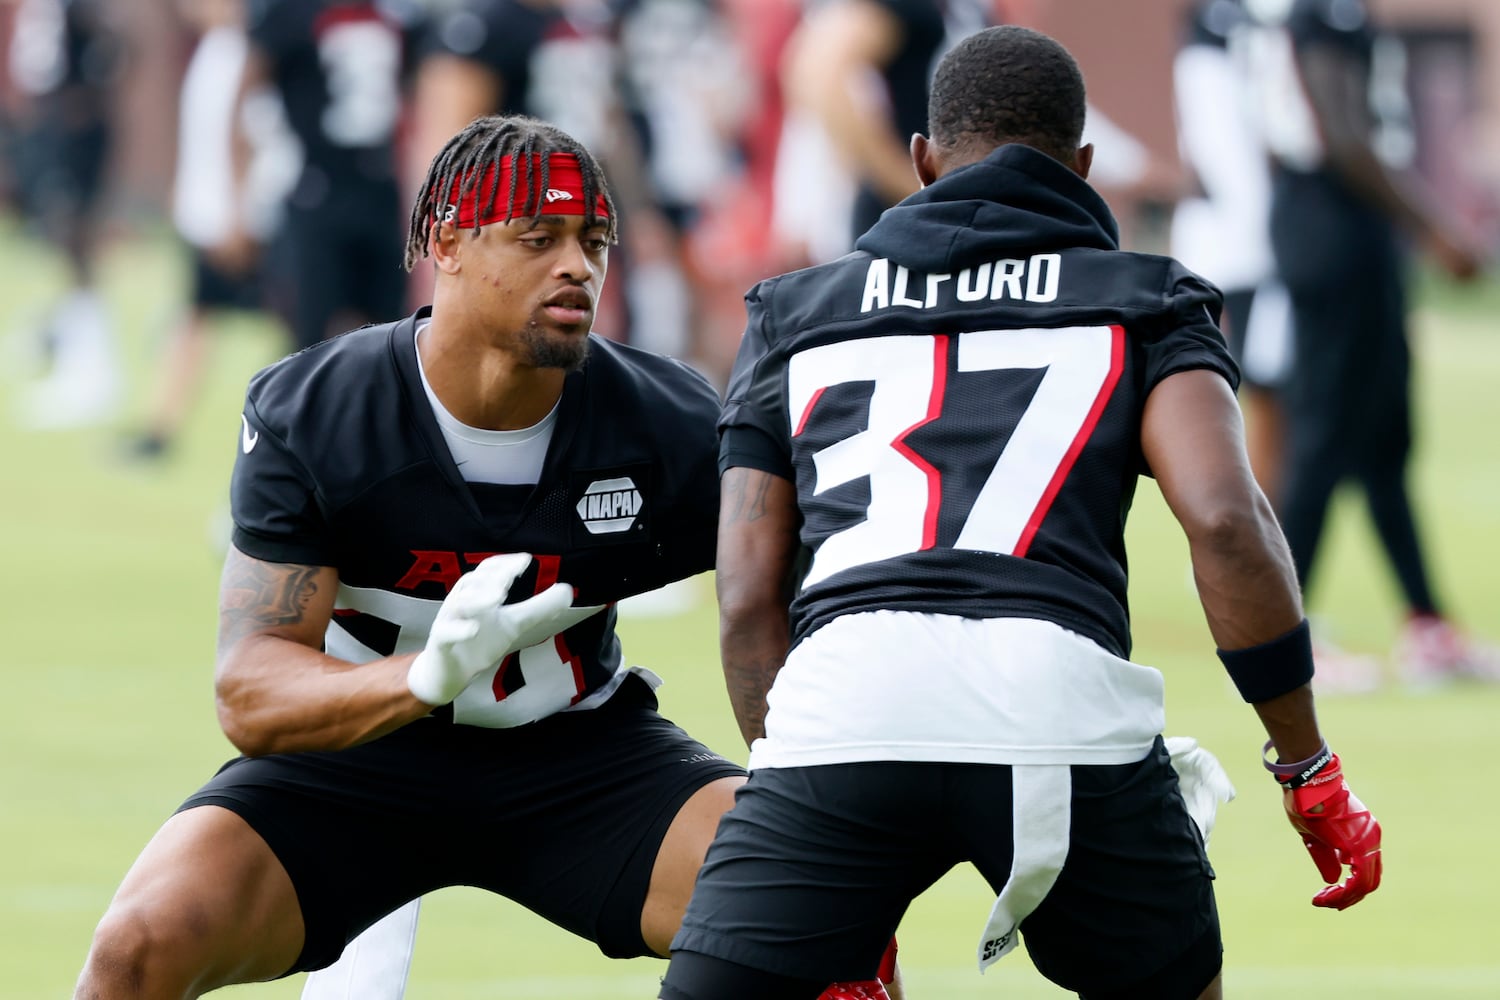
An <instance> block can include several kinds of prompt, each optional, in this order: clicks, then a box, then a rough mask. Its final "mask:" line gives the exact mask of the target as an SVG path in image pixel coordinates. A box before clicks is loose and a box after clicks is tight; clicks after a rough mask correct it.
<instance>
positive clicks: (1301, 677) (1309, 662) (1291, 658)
mask: <svg viewBox="0 0 1500 1000" xmlns="http://www.w3.org/2000/svg"><path fill="white" fill-rule="evenodd" d="M1218 652H1219V660H1220V662H1222V663H1223V664H1224V669H1225V670H1227V671H1229V679H1230V680H1232V681H1234V686H1235V687H1237V688H1239V690H1240V697H1241V698H1244V699H1245V700H1246V701H1248V702H1252V703H1253V702H1257V701H1270V700H1271V699H1272V698H1278V697H1280V696H1281V695H1284V694H1286V693H1287V692H1288V691H1295V690H1296V689H1297V688H1299V687H1301V686H1302V685H1304V684H1306V683H1307V682H1308V681H1310V680H1312V676H1313V656H1312V631H1311V630H1310V629H1309V628H1308V625H1307V619H1306V618H1304V619H1302V621H1301V622H1300V623H1299V624H1298V625H1297V627H1296V628H1294V629H1292V630H1291V631H1290V632H1288V633H1286V634H1285V635H1281V636H1277V637H1276V638H1275V639H1272V640H1271V641H1270V642H1263V643H1261V644H1260V645H1259V646H1250V647H1247V648H1245V649H1221V650H1219V651H1218Z"/></svg>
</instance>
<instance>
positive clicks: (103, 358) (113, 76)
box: [9, 0, 126, 430]
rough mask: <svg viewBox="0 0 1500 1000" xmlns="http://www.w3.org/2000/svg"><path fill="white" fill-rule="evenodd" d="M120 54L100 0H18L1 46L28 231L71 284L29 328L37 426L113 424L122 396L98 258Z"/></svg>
mask: <svg viewBox="0 0 1500 1000" xmlns="http://www.w3.org/2000/svg"><path fill="white" fill-rule="evenodd" d="M125 61H126V54H125V45H124V39H123V35H122V34H121V32H120V29H119V27H118V25H117V24H115V23H114V21H113V18H112V12H111V10H110V7H109V5H108V4H107V3H106V2H105V0H20V3H19V7H18V9H17V11H16V14H15V21H14V32H13V34H12V36H11V46H10V53H9V68H10V75H11V82H12V85H13V86H14V87H15V88H16V89H17V90H18V91H19V92H20V93H21V94H22V95H23V97H24V105H23V108H22V110H21V120H20V121H19V122H18V123H17V132H18V135H17V136H16V151H17V157H18V159H17V162H16V164H15V172H16V175H17V188H18V193H19V196H20V203H21V206H22V211H23V213H24V214H25V216H26V217H27V218H28V220H29V221H30V222H31V224H32V225H33V226H34V228H35V230H36V232H37V233H38V235H39V236H40V237H41V238H42V239H43V240H46V241H48V242H50V243H52V244H53V245H55V246H56V247H57V248H58V249H59V250H60V251H61V252H62V253H63V254H64V256H65V258H66V263H67V268H68V282H69V285H70V287H69V290H68V292H67V293H66V294H65V295H64V296H63V298H62V300H61V301H60V302H59V303H58V304H57V305H56V306H55V307H53V309H52V310H51V312H50V314H49V315H48V317H47V319H46V320H45V326H44V329H43V330H42V331H39V333H40V339H41V348H42V350H41V353H42V354H44V355H45V356H46V357H47V358H48V359H49V361H50V366H49V369H48V372H47V374H46V375H45V376H44V377H43V378H42V379H41V380H40V381H38V382H36V383H34V384H32V385H31V386H29V387H28V389H27V391H26V392H25V393H24V394H23V395H22V396H21V399H20V406H21V409H20V413H19V414H18V417H19V419H20V421H21V423H22V424H23V425H24V426H26V427H30V428H33V429H37V430H48V429H65V428H70V427H75V426H81V425H86V424H93V423H98V422H100V421H104V420H108V419H111V418H113V417H114V415H115V413H116V411H117V410H118V408H119V405H120V403H121V400H122V396H123V389H124V385H123V376H122V373H121V370H120V359H119V356H118V355H119V351H118V346H117V345H116V343H115V333H114V330H113V329H112V325H111V321H110V317H109V312H108V309H107V307H106V305H105V303H104V300H103V297H102V295H101V294H100V292H99V289H98V278H99V275H98V264H99V255H100V251H101V249H102V246H101V244H102V240H103V236H104V230H105V227H106V225H107V223H108V219H109V212H108V210H107V209H106V208H105V207H104V205H103V203H102V200H101V197H100V196H101V194H102V193H103V188H104V184H105V176H104V175H105V168H106V166H107V165H108V163H109V159H110V153H111V150H112V147H113V139H114V127H115V126H114V111H115V109H114V99H115V91H116V90H117V89H118V86H119V83H120V80H121V77H122V75H123V73H124V71H125Z"/></svg>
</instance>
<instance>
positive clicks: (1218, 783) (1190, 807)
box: [1166, 736, 1234, 848]
mask: <svg viewBox="0 0 1500 1000" xmlns="http://www.w3.org/2000/svg"><path fill="white" fill-rule="evenodd" d="M1166 743H1167V753H1168V754H1170V755H1171V757H1172V767H1173V769H1175V770H1176V771H1177V784H1178V786H1179V787H1180V788H1181V790H1182V800H1183V803H1184V804H1185V805H1186V806H1187V811H1188V815H1189V816H1191V817H1193V822H1194V823H1197V824H1198V832H1199V833H1201V834H1202V835H1203V846H1204V847H1205V848H1207V847H1208V838H1209V835H1210V834H1212V833H1213V832H1214V820H1215V818H1216V817H1217V816H1218V814H1219V806H1221V805H1227V804H1228V803H1230V802H1232V801H1233V800H1234V784H1233V783H1232V782H1230V780H1229V775H1228V774H1226V773H1225V771H1224V767H1223V765H1222V764H1220V763H1219V758H1217V757H1215V756H1214V755H1213V754H1211V753H1209V752H1208V751H1207V750H1205V749H1203V748H1202V747H1200V746H1199V745H1198V741H1197V740H1195V739H1193V738H1192V737H1191V736H1168V737H1167V740H1166Z"/></svg>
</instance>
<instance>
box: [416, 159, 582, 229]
mask: <svg viewBox="0 0 1500 1000" xmlns="http://www.w3.org/2000/svg"><path fill="white" fill-rule="evenodd" d="M543 155H545V156H546V158H547V159H546V168H547V172H546V181H545V187H544V186H543V180H542V157H543ZM518 164H519V165H520V170H519V174H518V173H517V166H518ZM466 185H470V186H469V188H468V193H467V194H465V193H464V188H465V186H466ZM512 190H514V191H515V194H514V195H512V194H511V191H512ZM492 191H493V192H494V207H493V208H491V209H490V210H489V211H488V212H486V211H485V202H486V201H488V200H489V198H490V192H492ZM434 208H435V209H436V211H438V212H439V213H440V214H439V218H438V219H435V220H434V221H442V222H451V223H453V224H454V225H455V226H457V227H458V228H459V229H473V228H475V227H477V226H488V225H491V224H493V223H497V222H505V221H506V220H507V219H516V218H520V219H527V218H531V217H532V216H536V215H587V214H589V213H588V211H587V208H586V206H585V204H584V197H583V170H582V168H581V167H580V166H579V163H578V157H577V156H575V155H574V154H572V153H548V154H542V153H532V154H531V155H530V163H529V165H528V164H527V163H526V162H525V161H524V160H522V159H521V158H520V157H519V156H517V155H515V154H512V155H509V156H504V157H501V159H500V161H499V162H498V163H491V164H490V165H489V166H488V167H486V168H485V170H484V173H483V174H482V175H480V174H477V173H476V172H475V171H470V172H468V173H466V174H464V175H463V176H462V177H457V178H454V181H453V187H452V188H451V189H450V190H449V196H448V197H447V198H435V199H434ZM593 214H594V215H595V216H597V217H598V218H600V219H608V218H609V203H608V202H606V201H605V199H604V192H602V191H596V192H595V193H594V212H593Z"/></svg>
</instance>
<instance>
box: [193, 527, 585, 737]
mask: <svg viewBox="0 0 1500 1000" xmlns="http://www.w3.org/2000/svg"><path fill="white" fill-rule="evenodd" d="M530 563H531V556H530V555H527V554H526V553H508V554H505V555H499V556H491V557H490V558H489V559H486V560H485V561H484V562H482V563H480V564H479V567H478V568H477V569H475V570H474V571H473V572H472V573H468V574H466V575H465V576H463V577H461V578H460V579H459V581H458V583H456V584H455V585H454V587H453V590H452V591H451V592H450V593H449V595H448V597H447V599H446V600H444V601H443V604H442V606H441V607H440V608H439V609H438V614H437V618H436V620H434V622H433V625H432V630H431V632H430V633H429V636H428V641H427V645H426V647H425V648H424V649H423V650H422V651H421V652H420V653H418V654H415V655H412V654H402V655H398V656H390V657H386V658H384V659H379V660H373V661H371V662H368V663H359V664H355V663H350V662H348V661H347V660H340V659H338V658H336V657H332V656H329V655H327V654H326V653H323V652H322V651H321V646H322V643H323V635H324V632H325V631H326V629H327V628H328V622H329V620H330V618H331V617H332V615H333V599H334V594H335V592H336V591H337V589H338V574H337V572H336V571H335V570H333V569H332V568H330V567H327V566H302V565H296V564H291V563H270V562H264V561H262V560H259V559H253V558H251V557H250V556H247V555H245V554H244V553H242V552H240V551H239V550H237V549H231V550H230V554H229V559H228V561H227V562H226V563H225V565H224V576H223V580H222V582H221V584H220V597H219V656H218V668H217V671H216V674H215V685H214V690H215V695H216V699H217V702H218V709H219V723H220V725H221V726H222V727H223V729H224V733H225V735H227V736H228V737H229V739H230V742H232V743H233V744H234V745H235V746H236V747H237V748H239V750H240V752H241V753H244V754H247V755H252V756H253V755H258V754H268V753H283V752H287V751H294V750H338V749H341V748H343V747H348V746H354V745H355V744H358V743H363V742H365V741H367V740H371V739H374V738H376V737H378V736H383V735H385V734H386V733H388V732H390V731H392V730H394V729H397V728H399V727H400V726H404V725H406V724H407V723H408V722H412V721H414V720H416V719H420V718H421V717H423V716H424V715H427V714H428V713H429V712H431V711H432V709H433V707H434V706H437V705H446V704H447V703H448V702H450V701H452V700H453V699H454V698H456V697H458V694H459V692H460V691H462V690H463V689H464V688H465V687H466V686H467V685H468V683H469V681H471V680H472V679H473V678H474V677H475V675H477V674H479V673H481V672H483V671H484V670H487V669H489V668H490V667H492V666H494V665H495V664H496V663H497V662H499V661H500V660H501V659H502V658H504V657H505V656H507V655H509V654H510V653H513V652H515V651H516V650H517V649H519V648H521V647H523V646H527V645H531V644H532V643H535V642H537V641H538V639H537V635H538V634H539V633H547V634H552V633H555V632H557V631H558V630H559V629H561V628H562V627H563V625H564V624H565V623H564V622H563V621H561V620H559V616H560V615H562V614H563V613H564V612H565V611H567V610H568V609H569V608H570V607H571V604H572V600H573V588H572V587H570V586H568V585H567V584H554V585H553V586H552V587H550V588H548V589H547V590H545V591H543V592H542V593H540V594H537V595H536V596H534V597H530V598H528V599H526V600H524V601H518V602H516V603H514V604H506V603H505V601H506V597H507V595H508V594H509V593H510V587H511V584H513V583H514V582H515V580H516V577H518V576H519V575H520V574H521V573H522V572H523V571H524V570H525V569H526V567H527V566H529V565H530ZM549 629H550V632H549V631H548V630H549Z"/></svg>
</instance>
